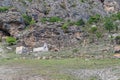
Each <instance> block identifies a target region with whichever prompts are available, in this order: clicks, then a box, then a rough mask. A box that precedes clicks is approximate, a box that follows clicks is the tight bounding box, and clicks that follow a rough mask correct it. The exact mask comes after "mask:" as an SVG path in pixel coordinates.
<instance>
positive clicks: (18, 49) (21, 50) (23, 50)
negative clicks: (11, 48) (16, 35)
mask: <svg viewBox="0 0 120 80" xmlns="http://www.w3.org/2000/svg"><path fill="white" fill-rule="evenodd" d="M25 53H28V49H27V48H26V47H24V46H19V47H16V54H25Z"/></svg>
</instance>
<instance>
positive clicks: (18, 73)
mask: <svg viewBox="0 0 120 80" xmlns="http://www.w3.org/2000/svg"><path fill="white" fill-rule="evenodd" d="M30 71H32V69H30V68H25V67H4V66H1V67H0V80H47V79H45V78H43V77H41V76H40V75H37V74H33V73H32V72H31V74H30ZM62 72H63V73H65V74H69V75H73V76H75V77H77V78H78V80H79V79H80V80H81V79H82V80H93V79H92V78H97V79H95V80H118V79H120V67H114V68H105V69H76V70H75V69H74V70H72V69H68V70H64V71H62ZM58 80H59V79H58Z"/></svg>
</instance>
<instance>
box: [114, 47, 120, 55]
mask: <svg viewBox="0 0 120 80" xmlns="http://www.w3.org/2000/svg"><path fill="white" fill-rule="evenodd" d="M114 52H115V53H120V45H116V46H115V47H114Z"/></svg>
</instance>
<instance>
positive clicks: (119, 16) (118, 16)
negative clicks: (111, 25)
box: [116, 12, 120, 20]
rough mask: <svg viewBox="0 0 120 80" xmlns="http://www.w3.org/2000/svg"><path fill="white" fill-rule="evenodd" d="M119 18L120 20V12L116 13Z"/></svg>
mask: <svg viewBox="0 0 120 80" xmlns="http://www.w3.org/2000/svg"><path fill="white" fill-rule="evenodd" d="M116 16H117V18H118V19H119V20H120V12H118V13H117V14H116Z"/></svg>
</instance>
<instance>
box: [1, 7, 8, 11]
mask: <svg viewBox="0 0 120 80" xmlns="http://www.w3.org/2000/svg"><path fill="white" fill-rule="evenodd" d="M8 10H9V7H5V6H4V7H0V12H5V11H8Z"/></svg>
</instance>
